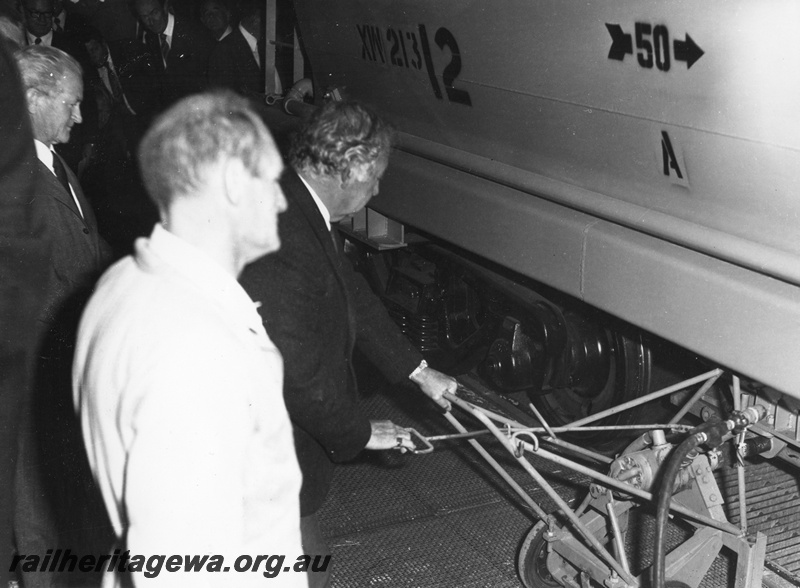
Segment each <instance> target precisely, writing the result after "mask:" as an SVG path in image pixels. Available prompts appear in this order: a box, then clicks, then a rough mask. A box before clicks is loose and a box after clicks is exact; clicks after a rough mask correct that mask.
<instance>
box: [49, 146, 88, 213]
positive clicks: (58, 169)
mask: <svg viewBox="0 0 800 588" xmlns="http://www.w3.org/2000/svg"><path fill="white" fill-rule="evenodd" d="M51 153H52V154H53V171H54V172H55V173H56V177H57V178H58V181H59V182H61V185H62V186H64V189H65V190H66V191H67V194H69V201H70V202H71V203H72V204H73V205H74V208H73V212H76V213H78V216H80V217H81V218H83V211H82V210H81V206H80V204H78V200H77V197H76V196H75V195H74V194H73V193H72V190H71V189H70V186H69V179H67V170H66V169H65V168H64V164H63V163H62V162H61V158H60V157H59V156H58V155H57V154H56V152H55V151H51Z"/></svg>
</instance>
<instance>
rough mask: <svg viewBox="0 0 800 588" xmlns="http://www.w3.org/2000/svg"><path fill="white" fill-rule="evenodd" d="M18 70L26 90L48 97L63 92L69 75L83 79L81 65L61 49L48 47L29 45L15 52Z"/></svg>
mask: <svg viewBox="0 0 800 588" xmlns="http://www.w3.org/2000/svg"><path fill="white" fill-rule="evenodd" d="M14 59H15V60H16V62H17V68H18V69H19V72H20V74H21V75H22V85H23V87H24V89H25V90H29V89H34V90H37V91H39V92H41V93H43V94H47V95H48V96H57V95H58V94H60V93H61V92H62V91H63V85H62V84H63V81H64V78H65V77H66V76H67V75H68V74H72V75H73V76H74V77H75V78H76V79H77V80H79V81H80V80H81V79H82V77H81V76H82V75H83V72H82V70H81V66H80V64H78V62H77V61H76V60H75V58H74V57H72V56H71V55H67V54H66V53H64V52H63V51H62V50H61V49H56V48H55V47H49V46H47V45H28V46H27V47H21V48H20V49H17V51H15V52H14Z"/></svg>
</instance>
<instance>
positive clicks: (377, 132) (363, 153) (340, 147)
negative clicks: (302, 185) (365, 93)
mask: <svg viewBox="0 0 800 588" xmlns="http://www.w3.org/2000/svg"><path fill="white" fill-rule="evenodd" d="M393 140H394V130H393V128H392V127H391V126H390V125H389V124H388V123H387V122H385V121H384V120H382V119H381V118H380V117H379V116H378V115H377V114H375V113H374V112H373V111H372V110H370V109H369V108H367V107H366V106H364V105H363V104H359V103H357V102H347V101H346V102H328V103H326V104H325V105H323V106H321V107H320V108H318V109H317V110H316V111H314V113H312V114H311V116H310V117H309V118H308V120H307V121H306V122H305V123H304V124H303V125H302V127H301V128H300V130H299V131H298V132H297V134H295V136H294V137H293V139H292V144H291V146H290V148H289V155H288V159H289V163H290V164H291V165H292V167H294V168H295V169H296V170H298V171H300V170H306V171H311V172H314V173H316V174H318V175H327V176H333V177H335V176H339V177H340V178H341V181H342V182H346V181H347V180H348V179H349V178H350V176H351V175H353V176H355V178H356V179H357V180H364V179H366V177H367V176H368V174H369V173H371V172H372V170H373V168H374V166H375V164H376V163H377V162H378V160H379V159H380V158H381V157H382V156H384V155H387V156H388V154H389V150H390V149H391V146H392V141H393Z"/></svg>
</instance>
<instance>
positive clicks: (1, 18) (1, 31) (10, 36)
mask: <svg viewBox="0 0 800 588" xmlns="http://www.w3.org/2000/svg"><path fill="white" fill-rule="evenodd" d="M0 37H2V38H3V39H5V40H6V41H8V42H9V43H10V44H11V45H12V47H13V48H14V49H16V48H17V47H20V44H19V41H20V40H22V41H24V39H25V25H23V24H22V22H21V21H20V20H19V19H17V18H15V17H13V16H11V15H9V14H3V13H2V12H0Z"/></svg>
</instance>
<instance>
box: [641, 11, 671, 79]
mask: <svg viewBox="0 0 800 588" xmlns="http://www.w3.org/2000/svg"><path fill="white" fill-rule="evenodd" d="M651 35H652V41H651V40H650V37H651ZM636 48H637V49H638V51H637V53H636V58H637V59H638V60H639V65H641V66H642V67H645V68H648V69H651V68H652V67H653V56H655V65H656V67H657V68H658V69H659V70H661V71H669V66H670V45H669V31H667V27H665V26H664V25H656V26H654V27H651V26H650V24H649V23H646V22H637V23H636Z"/></svg>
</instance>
